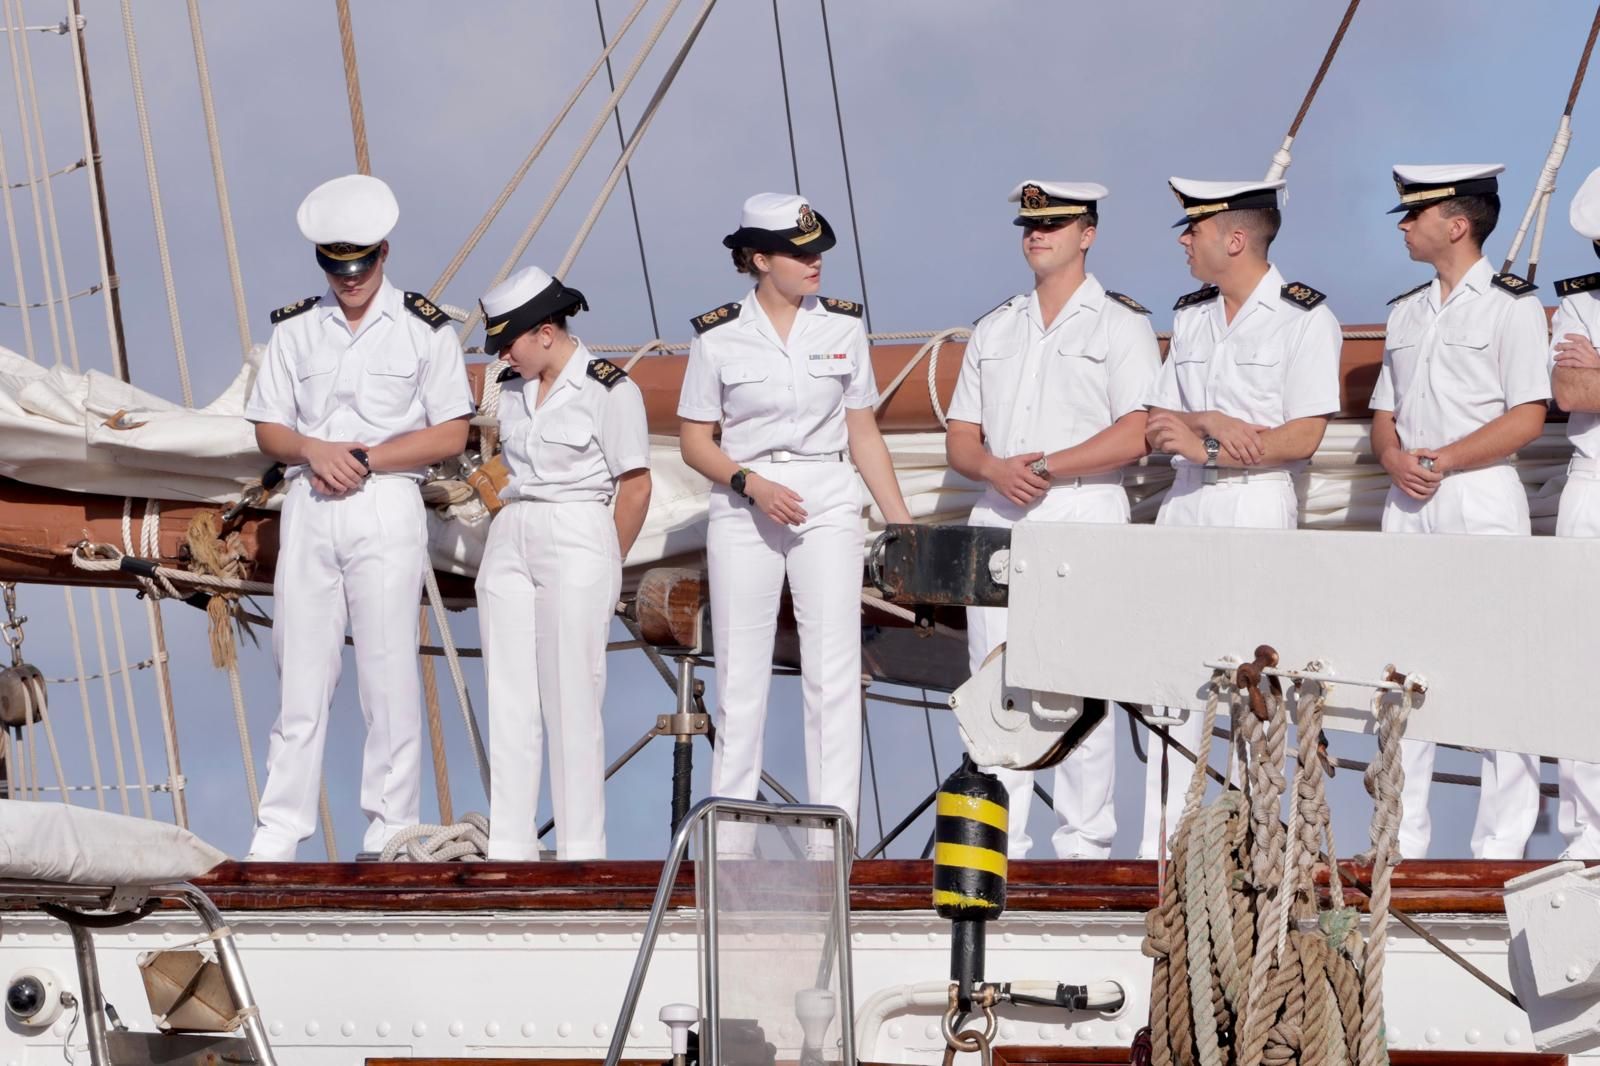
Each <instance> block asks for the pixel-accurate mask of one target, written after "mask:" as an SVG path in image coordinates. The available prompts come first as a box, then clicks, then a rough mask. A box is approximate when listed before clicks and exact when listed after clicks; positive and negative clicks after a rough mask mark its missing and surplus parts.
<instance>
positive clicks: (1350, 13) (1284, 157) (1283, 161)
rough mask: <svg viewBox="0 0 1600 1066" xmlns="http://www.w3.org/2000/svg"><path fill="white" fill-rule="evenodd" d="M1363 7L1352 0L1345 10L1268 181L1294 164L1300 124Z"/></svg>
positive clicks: (1275, 160) (1270, 170) (1277, 153)
mask: <svg viewBox="0 0 1600 1066" xmlns="http://www.w3.org/2000/svg"><path fill="white" fill-rule="evenodd" d="M1360 5H1361V0H1350V6H1349V7H1347V8H1345V11H1344V18H1343V19H1341V20H1340V21H1339V28H1338V29H1337V30H1335V31H1333V40H1331V41H1329V42H1328V50H1327V51H1326V52H1324V53H1323V55H1322V63H1321V64H1320V65H1319V66H1318V67H1317V72H1316V74H1314V75H1313V76H1312V78H1311V87H1310V88H1308V89H1307V90H1306V95H1305V97H1304V99H1302V100H1301V101H1300V110H1298V111H1296V112H1295V114H1294V121H1292V122H1290V123H1289V132H1288V133H1287V134H1286V135H1285V136H1284V138H1283V143H1282V144H1281V145H1279V146H1278V150H1277V151H1276V152H1275V153H1273V156H1272V165H1271V166H1270V167H1268V168H1267V180H1268V181H1277V180H1278V179H1279V178H1281V177H1283V175H1284V173H1285V172H1287V171H1288V169H1289V165H1290V164H1291V163H1293V162H1294V159H1293V157H1292V156H1291V154H1290V148H1291V147H1292V146H1293V144H1294V139H1295V138H1296V137H1297V136H1299V135H1300V124H1301V123H1302V122H1304V121H1305V120H1306V114H1307V113H1308V112H1309V111H1310V110H1311V102H1312V101H1313V100H1315V99H1316V98H1317V90H1318V89H1320V88H1322V79H1323V78H1325V77H1327V76H1328V68H1329V67H1331V66H1333V57H1334V56H1336V55H1338V54H1339V45H1340V44H1342V43H1343V42H1344V34H1345V31H1346V30H1348V29H1349V28H1350V20H1351V19H1353V18H1355V15H1356V8H1357V7H1359V6H1360Z"/></svg>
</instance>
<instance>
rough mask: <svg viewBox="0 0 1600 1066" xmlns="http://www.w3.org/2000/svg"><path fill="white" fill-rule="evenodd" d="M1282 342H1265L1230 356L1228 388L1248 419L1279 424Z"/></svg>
mask: <svg viewBox="0 0 1600 1066" xmlns="http://www.w3.org/2000/svg"><path fill="white" fill-rule="evenodd" d="M1284 355H1285V352H1284V347H1283V345H1282V343H1281V342H1277V341H1272V340H1268V341H1264V342H1262V343H1260V344H1256V345H1253V346H1250V347H1241V348H1237V349H1235V350H1234V352H1233V365H1232V367H1231V368H1230V369H1231V370H1232V374H1231V375H1230V376H1231V381H1230V383H1229V384H1230V386H1231V389H1230V391H1232V392H1233V393H1234V394H1235V395H1234V399H1235V402H1237V403H1238V404H1239V405H1240V406H1241V407H1242V408H1243V409H1244V410H1245V411H1247V412H1249V414H1248V415H1244V416H1243V417H1250V418H1264V419H1268V420H1269V421H1270V422H1271V423H1274V424H1275V423H1276V421H1278V420H1279V419H1278V417H1277V416H1278V415H1279V413H1280V412H1281V411H1282V410H1283V360H1284Z"/></svg>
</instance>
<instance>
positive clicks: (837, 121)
mask: <svg viewBox="0 0 1600 1066" xmlns="http://www.w3.org/2000/svg"><path fill="white" fill-rule="evenodd" d="M819 6H820V7H821V9H822V47H823V51H824V52H826V53H827V56H828V84H829V85H830V86H832V88H833V124H834V127H835V128H836V129H837V130H838V131H839V161H840V163H842V164H843V165H844V199H845V203H846V204H848V205H849V206H850V240H851V241H852V242H853V243H854V245H855V252H856V278H857V279H858V280H859V281H860V282H861V304H862V307H863V308H864V314H865V316H866V326H867V332H869V333H870V332H872V301H871V300H870V299H868V297H867V268H866V264H865V262H864V261H863V260H862V257H861V230H860V228H859V227H858V226H857V225H856V194H855V187H854V186H853V185H852V184H851V183H850V153H849V151H848V150H846V148H845V142H844V111H843V109H841V108H840V106H839V76H838V74H837V73H836V72H835V70H834V67H833V35H832V34H831V33H829V31H828V0H820V5H819ZM939 424H940V425H943V424H944V419H943V418H940V419H939Z"/></svg>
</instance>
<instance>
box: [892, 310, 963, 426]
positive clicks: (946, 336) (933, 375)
mask: <svg viewBox="0 0 1600 1066" xmlns="http://www.w3.org/2000/svg"><path fill="white" fill-rule="evenodd" d="M916 336H922V334H916ZM971 336H972V330H971V329H969V328H968V327H966V326H951V327H950V328H949V329H944V330H940V331H939V332H938V333H935V334H934V335H933V336H932V337H929V338H928V341H927V343H925V344H923V346H922V347H921V348H918V349H917V351H916V354H915V355H913V356H912V357H911V359H910V360H909V361H908V362H907V363H906V365H905V366H903V367H901V368H900V372H899V373H898V374H896V375H895V376H894V379H893V380H891V381H890V382H889V384H888V385H887V386H885V387H884V388H883V389H881V390H880V391H879V393H878V403H877V405H876V406H875V407H873V409H872V410H873V412H874V413H877V412H878V411H881V410H883V408H884V405H885V404H887V403H888V402H889V400H890V398H891V397H893V396H894V394H895V390H897V389H899V388H900V385H901V383H902V382H904V381H905V380H906V378H908V377H910V376H911V372H912V371H913V370H915V369H916V368H917V364H919V363H921V362H922V361H923V360H924V359H926V360H927V361H928V374H927V378H928V403H929V404H930V405H931V406H932V408H933V416H934V417H935V418H937V419H938V420H939V427H940V428H941V429H943V428H945V426H946V421H947V420H946V418H945V413H944V404H942V403H941V402H939V352H940V351H941V350H942V349H943V348H944V346H945V342H946V341H951V340H956V339H960V340H963V341H964V340H966V339H967V338H969V337H971Z"/></svg>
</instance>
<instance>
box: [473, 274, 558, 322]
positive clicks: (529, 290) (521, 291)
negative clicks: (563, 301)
mask: <svg viewBox="0 0 1600 1066" xmlns="http://www.w3.org/2000/svg"><path fill="white" fill-rule="evenodd" d="M554 280H555V279H554V278H552V277H551V276H550V275H549V274H546V273H545V272H544V271H542V270H540V269H539V268H538V267H536V266H529V267H523V268H522V269H521V270H519V271H517V272H516V273H515V274H512V275H511V276H510V277H509V278H507V279H506V280H504V281H502V282H501V283H500V284H498V285H496V286H495V287H494V288H492V289H490V290H489V291H488V292H486V293H484V294H483V313H484V314H485V315H487V316H488V317H490V318H494V317H496V316H498V315H503V314H505V313H506V312H508V311H515V310H516V309H517V308H519V307H521V306H522V305H523V304H525V303H527V302H528V301H529V300H531V299H533V298H534V297H535V296H537V295H539V294H540V293H541V292H543V291H544V290H546V289H548V288H549V287H550V283H551V282H552V281H554Z"/></svg>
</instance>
